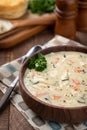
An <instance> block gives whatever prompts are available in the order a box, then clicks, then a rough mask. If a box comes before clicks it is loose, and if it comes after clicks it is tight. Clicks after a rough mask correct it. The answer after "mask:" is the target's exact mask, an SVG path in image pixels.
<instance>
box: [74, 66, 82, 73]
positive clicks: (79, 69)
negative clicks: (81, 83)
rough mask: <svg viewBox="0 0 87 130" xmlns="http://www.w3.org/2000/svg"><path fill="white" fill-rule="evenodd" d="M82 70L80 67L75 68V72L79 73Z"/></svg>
mask: <svg viewBox="0 0 87 130" xmlns="http://www.w3.org/2000/svg"><path fill="white" fill-rule="evenodd" d="M82 71H83V69H82V68H81V67H77V68H75V72H77V73H81V72H82Z"/></svg>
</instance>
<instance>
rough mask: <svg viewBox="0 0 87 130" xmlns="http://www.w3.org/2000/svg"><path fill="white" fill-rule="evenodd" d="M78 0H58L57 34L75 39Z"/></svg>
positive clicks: (56, 10) (56, 11)
mask: <svg viewBox="0 0 87 130" xmlns="http://www.w3.org/2000/svg"><path fill="white" fill-rule="evenodd" d="M77 6H78V0H56V7H55V13H56V16H57V20H56V25H55V34H59V35H62V36H64V37H67V38H69V39H73V40H75V37H76V16H77V10H78V8H77Z"/></svg>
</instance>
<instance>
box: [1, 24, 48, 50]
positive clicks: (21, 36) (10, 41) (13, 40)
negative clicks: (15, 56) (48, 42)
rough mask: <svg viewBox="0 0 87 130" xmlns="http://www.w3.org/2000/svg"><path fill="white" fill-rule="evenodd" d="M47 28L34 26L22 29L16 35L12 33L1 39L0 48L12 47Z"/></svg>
mask: <svg viewBox="0 0 87 130" xmlns="http://www.w3.org/2000/svg"><path fill="white" fill-rule="evenodd" d="M46 28H47V26H35V27H33V28H27V29H25V30H22V31H20V32H18V33H16V34H14V35H10V37H7V38H4V39H2V40H0V49H2V48H9V47H12V46H14V45H16V44H18V43H20V42H22V41H24V40H25V39H27V38H29V37H31V36H33V35H35V34H37V33H39V32H41V31H43V30H45V29H46Z"/></svg>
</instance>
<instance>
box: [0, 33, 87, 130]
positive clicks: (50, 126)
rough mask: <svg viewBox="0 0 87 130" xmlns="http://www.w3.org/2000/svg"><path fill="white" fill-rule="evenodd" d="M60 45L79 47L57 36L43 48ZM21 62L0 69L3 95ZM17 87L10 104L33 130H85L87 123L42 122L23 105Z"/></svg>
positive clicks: (16, 61)
mask: <svg viewBox="0 0 87 130" xmlns="http://www.w3.org/2000/svg"><path fill="white" fill-rule="evenodd" d="M60 44H63V45H66V44H67V45H70V44H72V45H81V44H79V43H78V42H75V41H72V40H69V39H67V38H64V37H62V36H59V35H57V36H55V37H54V38H53V39H52V40H50V41H49V42H48V43H46V44H44V45H43V48H46V47H50V46H58V45H60ZM81 46H82V45H81ZM21 60H22V57H21V58H19V59H17V60H14V61H12V62H10V63H8V64H5V65H3V66H1V67H0V81H2V82H3V84H2V83H0V90H1V91H2V92H3V93H5V91H6V87H8V86H9V85H10V83H11V82H12V81H13V80H14V79H15V77H16V76H17V75H18V74H19V70H20V63H21ZM4 84H5V85H4ZM18 86H19V84H17V86H16V88H15V90H14V92H13V93H12V95H11V96H12V97H11V103H12V104H13V105H14V106H15V107H16V108H17V109H18V111H20V112H21V114H22V115H23V116H24V117H25V118H26V119H27V121H28V122H29V124H31V125H32V126H33V128H34V129H35V130H37V129H38V130H87V122H83V123H81V124H78V125H71V124H65V123H64V124H61V123H55V122H52V121H47V120H44V119H43V118H41V117H40V116H38V115H37V114H36V113H35V112H34V111H32V110H31V109H30V108H29V107H28V106H27V105H26V104H25V103H24V101H23V99H22V97H21V94H20V91H19V87H18Z"/></svg>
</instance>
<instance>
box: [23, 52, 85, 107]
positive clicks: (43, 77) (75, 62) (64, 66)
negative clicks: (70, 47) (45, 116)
mask: <svg viewBox="0 0 87 130" xmlns="http://www.w3.org/2000/svg"><path fill="white" fill-rule="evenodd" d="M45 58H46V59H47V68H46V69H45V70H44V71H42V72H38V71H35V70H34V69H31V70H30V69H27V70H26V72H25V76H24V77H25V78H24V83H25V86H26V88H27V89H28V90H29V92H30V93H31V94H32V95H34V96H35V97H36V98H38V99H40V100H42V101H44V102H45V103H49V104H52V105H56V106H64V107H78V106H87V54H85V53H80V52H73V51H62V52H56V53H50V54H47V55H45Z"/></svg>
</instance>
